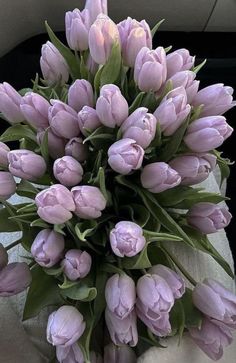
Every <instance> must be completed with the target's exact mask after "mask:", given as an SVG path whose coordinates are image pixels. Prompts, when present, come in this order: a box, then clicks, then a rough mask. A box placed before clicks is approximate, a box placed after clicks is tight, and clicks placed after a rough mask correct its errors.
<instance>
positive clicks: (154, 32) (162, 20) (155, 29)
mask: <svg viewBox="0 0 236 363" xmlns="http://www.w3.org/2000/svg"><path fill="white" fill-rule="evenodd" d="M164 21H165V19H161V20H160V21H159V22H158V23H157V24H156V25H155V26H154V27H153V28H152V30H151V34H152V37H154V35H155V34H156V32H157V30H158V29H159V28H160V26H161V24H162V23H163V22H164Z"/></svg>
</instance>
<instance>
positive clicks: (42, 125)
mask: <svg viewBox="0 0 236 363" xmlns="http://www.w3.org/2000/svg"><path fill="white" fill-rule="evenodd" d="M49 107H50V103H49V102H48V101H47V100H46V99H45V98H44V97H42V96H40V95H39V94H37V93H34V92H28V93H26V95H25V96H24V97H22V100H21V105H20V109H21V112H22V113H23V115H24V117H25V119H26V120H27V121H28V122H29V123H30V124H31V125H33V126H35V127H36V128H38V129H46V128H47V127H48V126H49V123H48V109H49Z"/></svg>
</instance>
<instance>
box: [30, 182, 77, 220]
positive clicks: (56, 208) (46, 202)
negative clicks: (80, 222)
mask: <svg viewBox="0 0 236 363" xmlns="http://www.w3.org/2000/svg"><path fill="white" fill-rule="evenodd" d="M35 203H36V205H37V207H38V215H39V216H40V218H42V219H43V220H44V221H46V222H48V223H52V224H62V223H65V222H67V221H68V220H69V219H71V218H72V213H71V212H73V211H74V210H75V203H74V201H73V197H72V194H71V192H70V191H69V190H68V189H67V188H66V187H64V186H63V185H61V184H54V185H52V186H51V187H49V188H47V189H44V190H42V191H41V192H40V193H38V194H37V195H36V198H35Z"/></svg>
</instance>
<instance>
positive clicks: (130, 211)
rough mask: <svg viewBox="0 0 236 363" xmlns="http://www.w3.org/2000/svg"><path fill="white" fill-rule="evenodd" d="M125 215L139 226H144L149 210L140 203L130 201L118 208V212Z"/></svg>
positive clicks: (148, 216)
mask: <svg viewBox="0 0 236 363" xmlns="http://www.w3.org/2000/svg"><path fill="white" fill-rule="evenodd" d="M123 213H124V214H125V215H127V216H128V217H129V218H130V219H131V220H132V221H133V222H135V223H137V224H138V225H139V226H140V227H144V226H145V224H146V223H147V222H148V220H149V218H150V212H149V211H148V210H147V208H145V207H144V206H143V205H141V204H136V203H132V204H130V205H124V206H121V208H120V214H121V215H122V214H123Z"/></svg>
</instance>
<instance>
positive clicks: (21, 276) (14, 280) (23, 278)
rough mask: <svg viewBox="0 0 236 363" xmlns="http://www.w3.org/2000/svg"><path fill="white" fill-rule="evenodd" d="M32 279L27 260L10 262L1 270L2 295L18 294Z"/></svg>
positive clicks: (0, 284)
mask: <svg viewBox="0 0 236 363" xmlns="http://www.w3.org/2000/svg"><path fill="white" fill-rule="evenodd" d="M31 280H32V277H31V273H30V269H29V267H28V265H27V263H25V262H14V263H9V264H8V265H7V266H6V267H4V268H3V269H2V270H1V271H0V297H8V296H13V295H17V294H19V293H20V292H22V291H24V290H25V289H27V287H28V286H29V285H30V283H31Z"/></svg>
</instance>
